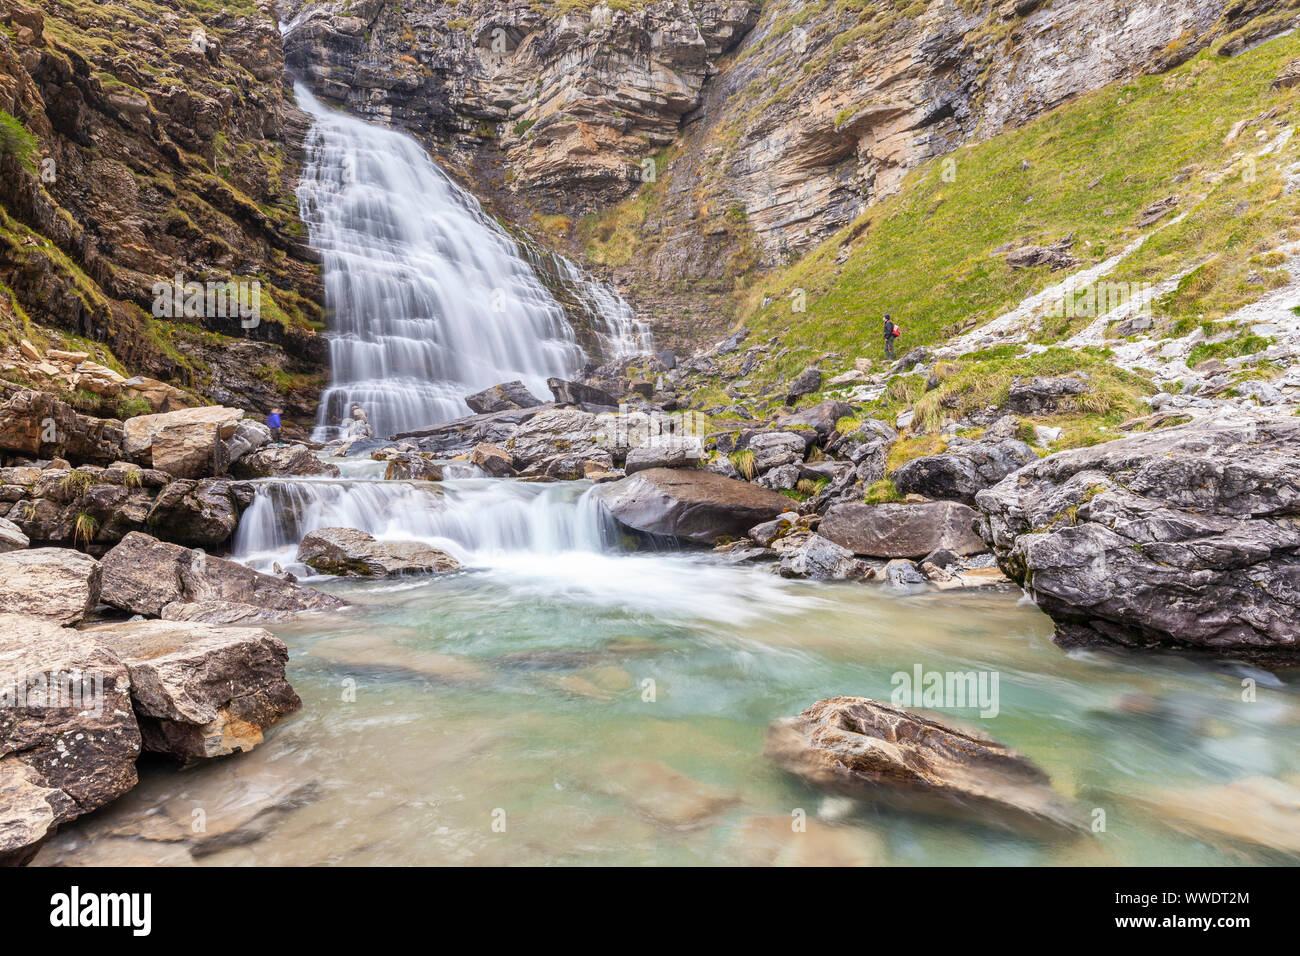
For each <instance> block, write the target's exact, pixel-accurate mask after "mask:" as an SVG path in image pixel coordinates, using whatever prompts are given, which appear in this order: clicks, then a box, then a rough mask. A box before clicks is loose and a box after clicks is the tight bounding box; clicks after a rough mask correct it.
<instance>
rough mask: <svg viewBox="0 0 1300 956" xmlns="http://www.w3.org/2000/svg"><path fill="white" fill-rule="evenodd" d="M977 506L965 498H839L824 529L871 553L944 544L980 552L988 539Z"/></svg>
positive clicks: (909, 554)
mask: <svg viewBox="0 0 1300 956" xmlns="http://www.w3.org/2000/svg"><path fill="white" fill-rule="evenodd" d="M976 517H977V515H976V512H975V511H974V510H973V509H971V508H968V507H966V506H965V505H962V504H957V503H955V502H951V501H936V502H930V503H927V504H898V505H866V504H854V503H847V504H838V505H833V506H831V508H829V509H828V510H827V512H826V517H825V519H824V520H823V521H822V524H821V529H820V532H821V534H822V535H823V536H824V537H827V538H830V539H831V540H832V541H834V542H835V543H836V544H838V545H840V546H841V547H844V548H848V549H849V550H850V551H852V552H853V553H854V554H857V555H860V556H863V557H871V558H913V559H915V558H920V557H923V556H925V555H927V554H929V553H930V552H931V551H934V550H936V549H938V548H943V549H945V550H948V551H952V552H953V553H955V554H960V555H966V554H975V553H977V552H980V551H983V550H985V547H986V545H985V544H984V541H983V540H982V539H981V538H980V536H979V535H978V534H976V533H975V531H974V529H973V527H972V526H973V524H974V522H975V518H976Z"/></svg>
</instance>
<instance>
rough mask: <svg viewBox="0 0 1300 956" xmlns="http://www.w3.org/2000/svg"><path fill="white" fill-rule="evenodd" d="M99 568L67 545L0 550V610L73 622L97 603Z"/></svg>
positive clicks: (97, 564)
mask: <svg viewBox="0 0 1300 956" xmlns="http://www.w3.org/2000/svg"><path fill="white" fill-rule="evenodd" d="M101 574H102V572H101V568H100V565H99V562H98V561H96V560H95V559H94V558H92V557H90V556H89V555H86V554H82V553H81V552H80V551H74V550H72V549H71V548H34V549H31V550H25V551H10V552H8V553H5V554H0V613H4V614H26V615H28V616H30V617H34V618H39V619H41V620H43V621H50V622H53V623H55V624H76V623H77V622H78V621H80V620H81V619H82V618H84V617H85V616H86V615H87V614H89V613H90V612H91V611H92V610H94V608H95V605H96V604H98V603H99V593H100V582H101Z"/></svg>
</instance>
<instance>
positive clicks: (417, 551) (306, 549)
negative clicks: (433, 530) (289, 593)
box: [298, 528, 460, 578]
mask: <svg viewBox="0 0 1300 956" xmlns="http://www.w3.org/2000/svg"><path fill="white" fill-rule="evenodd" d="M298 560H299V561H301V562H302V563H303V564H306V565H307V566H308V567H310V568H312V569H313V570H315V571H319V572H320V573H321V574H333V575H338V576H341V577H349V578H356V577H367V578H368V577H396V576H398V575H402V574H428V573H431V572H435V571H455V570H457V569H459V568H460V562H459V561H457V560H456V559H455V558H453V557H452V556H451V555H449V554H447V553H446V552H445V551H439V550H438V549H437V548H431V547H429V546H428V545H427V544H424V543H422V542H419V541H376V540H375V538H374V536H373V535H370V534H367V533H366V532H364V531H358V530H357V529H356V528H319V529H317V530H316V531H313V532H311V533H310V534H308V535H307V536H306V537H304V538H303V539H302V542H301V543H300V544H299V545H298Z"/></svg>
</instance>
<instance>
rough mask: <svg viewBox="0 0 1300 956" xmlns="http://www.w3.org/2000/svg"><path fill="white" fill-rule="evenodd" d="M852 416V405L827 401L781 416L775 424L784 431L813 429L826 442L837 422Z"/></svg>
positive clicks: (831, 400)
mask: <svg viewBox="0 0 1300 956" xmlns="http://www.w3.org/2000/svg"><path fill="white" fill-rule="evenodd" d="M852 414H853V406H852V405H850V404H848V403H847V402H837V401H834V400H833V399H827V400H826V401H824V402H821V403H820V404H817V405H814V406H812V407H811V408H805V409H804V410H803V411H800V412H792V413H790V414H788V415H780V416H778V417H777V419H776V421H775V423H774V424H775V425H776V426H777V427H778V428H783V429H800V428H811V429H812V430H813V431H815V432H816V433H817V436H818V437H819V438H821V439H822V440H825V439H827V438H829V437H830V436H831V433H832V432H834V431H835V424H836V422H838V421H839V420H840V419H841V418H845V417H847V416H849V415H852Z"/></svg>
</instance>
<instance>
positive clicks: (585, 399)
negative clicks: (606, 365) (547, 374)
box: [546, 378, 618, 408]
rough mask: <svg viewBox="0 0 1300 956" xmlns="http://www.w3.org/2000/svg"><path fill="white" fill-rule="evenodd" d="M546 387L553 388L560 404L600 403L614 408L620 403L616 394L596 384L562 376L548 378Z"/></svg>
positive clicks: (552, 390) (552, 391)
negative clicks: (569, 379)
mask: <svg viewBox="0 0 1300 956" xmlns="http://www.w3.org/2000/svg"><path fill="white" fill-rule="evenodd" d="M546 387H547V388H549V389H550V390H551V394H552V395H553V396H554V397H555V401H556V402H557V403H558V404H560V405H579V406H581V405H600V406H603V407H605V408H614V407H616V406H617V405H618V399H617V398H616V397H615V396H613V395H611V394H610V393H609V392H607V391H605V389H603V388H597V387H596V386H594V385H586V384H584V383H582V382H570V381H567V380H565V379H562V378H548V379H547V380H546Z"/></svg>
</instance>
